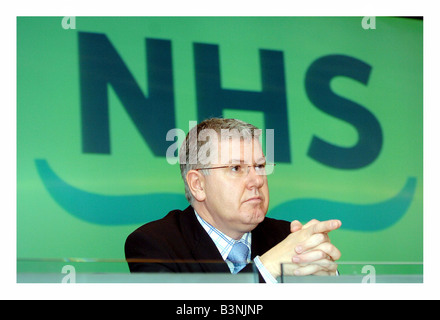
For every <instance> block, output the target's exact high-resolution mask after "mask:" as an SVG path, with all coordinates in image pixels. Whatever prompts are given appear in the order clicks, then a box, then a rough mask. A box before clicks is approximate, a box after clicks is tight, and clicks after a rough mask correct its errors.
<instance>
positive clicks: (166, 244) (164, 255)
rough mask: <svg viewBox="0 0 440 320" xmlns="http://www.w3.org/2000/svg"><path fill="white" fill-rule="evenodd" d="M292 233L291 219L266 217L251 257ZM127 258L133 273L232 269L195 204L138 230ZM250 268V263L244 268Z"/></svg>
mask: <svg viewBox="0 0 440 320" xmlns="http://www.w3.org/2000/svg"><path fill="white" fill-rule="evenodd" d="M289 234H290V223H289V222H287V221H282V220H275V219H271V218H265V219H264V221H263V222H262V223H260V224H259V225H258V226H257V227H256V228H255V229H254V230H253V231H252V245H251V258H252V259H254V258H255V257H256V256H257V255H260V256H261V255H262V254H264V253H265V252H266V251H268V250H269V249H271V248H272V247H273V246H275V245H276V244H278V243H279V242H281V241H282V240H284V239H285V238H286V237H287V235H289ZM125 257H126V259H127V262H128V266H129V268H130V271H131V272H230V271H229V268H228V266H227V264H226V262H225V261H224V260H223V258H222V256H221V255H220V253H219V251H218V249H217V247H216V246H215V244H214V242H213V241H212V239H211V238H210V236H209V235H208V234H207V232H206V231H205V230H204V229H203V227H202V226H201V225H200V223H199V221H198V220H197V218H196V216H195V213H194V209H193V208H192V207H191V206H189V207H188V208H186V209H185V210H184V211H181V210H174V211H171V212H170V213H168V214H167V215H166V216H165V217H164V218H162V219H160V220H157V221H153V222H150V223H147V224H145V225H143V226H141V227H140V228H138V229H136V230H135V231H134V232H133V233H131V234H130V235H129V236H128V238H127V240H126V242H125ZM250 271H252V265H250V264H249V265H248V266H247V267H246V268H244V269H243V270H242V272H250ZM260 280H261V278H260Z"/></svg>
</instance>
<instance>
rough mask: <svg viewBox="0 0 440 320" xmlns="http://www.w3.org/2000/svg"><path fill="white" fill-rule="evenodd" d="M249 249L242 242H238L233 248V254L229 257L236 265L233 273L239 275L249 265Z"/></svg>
mask: <svg viewBox="0 0 440 320" xmlns="http://www.w3.org/2000/svg"><path fill="white" fill-rule="evenodd" d="M248 254H249V248H248V247H247V245H245V244H244V243H242V242H237V243H235V244H234V245H233V246H232V249H231V252H230V253H229V255H228V260H229V261H231V262H232V263H233V264H234V271H233V273H234V274H235V273H238V272H239V271H240V270H241V269H243V268H244V267H245V266H246V264H247V257H248Z"/></svg>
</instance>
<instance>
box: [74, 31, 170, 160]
mask: <svg viewBox="0 0 440 320" xmlns="http://www.w3.org/2000/svg"><path fill="white" fill-rule="evenodd" d="M78 37H79V71H80V90H81V125H82V150H83V152H84V153H102V154H109V153H110V124H109V102H108V85H111V86H112V88H113V89H114V91H115V93H116V95H117V96H118V98H119V100H120V102H121V104H122V105H123V107H124V108H125V110H126V111H127V113H128V115H129V116H130V118H131V120H132V121H133V123H134V125H135V126H136V129H137V130H138V131H139V133H140V135H141V136H142V138H143V140H144V141H145V143H147V144H148V145H149V147H150V149H151V151H152V152H153V153H154V154H155V155H156V156H163V157H165V155H166V150H167V145H166V144H165V143H163V141H164V138H165V136H166V134H167V132H168V130H169V129H170V128H174V127H175V120H174V119H175V118H174V114H175V113H174V88H173V74H172V62H171V42H170V41H168V40H159V39H146V47H147V54H146V60H147V63H146V64H147V68H148V70H147V80H148V97H145V95H144V93H143V92H142V90H141V89H140V88H139V86H138V85H137V83H136V81H135V79H134V77H133V75H132V74H131V72H130V71H129V70H128V68H127V66H126V65H125V64H124V61H123V60H122V58H121V57H120V56H119V54H118V52H117V51H116V50H115V48H114V47H113V45H112V44H111V43H110V41H109V39H108V38H107V36H106V35H104V34H98V33H88V32H79V33H78Z"/></svg>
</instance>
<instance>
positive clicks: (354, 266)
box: [278, 262, 423, 283]
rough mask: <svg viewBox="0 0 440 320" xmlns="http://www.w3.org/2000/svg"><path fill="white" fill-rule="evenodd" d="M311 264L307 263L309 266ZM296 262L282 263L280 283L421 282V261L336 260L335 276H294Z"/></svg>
mask: <svg viewBox="0 0 440 320" xmlns="http://www.w3.org/2000/svg"><path fill="white" fill-rule="evenodd" d="M311 265H312V264H309V266H311ZM297 268H298V266H297V265H296V264H290V263H286V264H282V265H281V277H280V278H279V279H278V280H279V282H282V283H308V282H310V283H423V263H421V262H338V275H335V276H314V275H310V276H295V275H293V272H294V270H296V269H297Z"/></svg>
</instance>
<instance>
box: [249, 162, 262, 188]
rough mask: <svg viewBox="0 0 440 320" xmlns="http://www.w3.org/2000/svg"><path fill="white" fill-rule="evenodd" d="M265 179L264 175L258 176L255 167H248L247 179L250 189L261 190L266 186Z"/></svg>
mask: <svg viewBox="0 0 440 320" xmlns="http://www.w3.org/2000/svg"><path fill="white" fill-rule="evenodd" d="M265 177H266V176H264V175H261V174H258V173H257V171H256V170H255V167H254V166H249V167H248V174H247V177H246V186H247V188H249V189H253V188H256V189H259V188H261V187H262V186H263V185H264V181H265Z"/></svg>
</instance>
